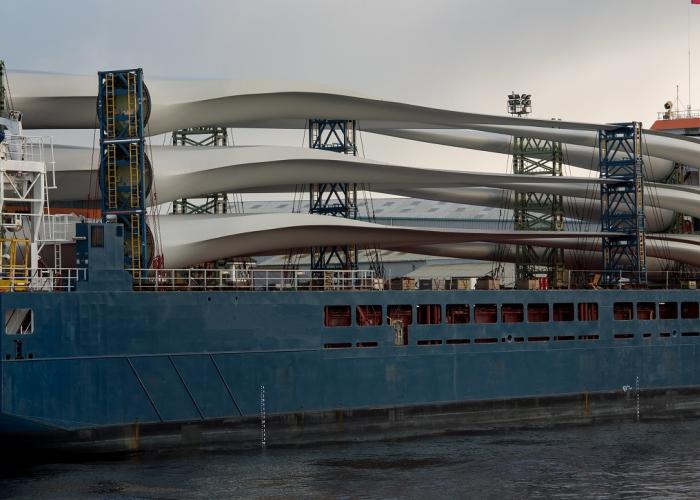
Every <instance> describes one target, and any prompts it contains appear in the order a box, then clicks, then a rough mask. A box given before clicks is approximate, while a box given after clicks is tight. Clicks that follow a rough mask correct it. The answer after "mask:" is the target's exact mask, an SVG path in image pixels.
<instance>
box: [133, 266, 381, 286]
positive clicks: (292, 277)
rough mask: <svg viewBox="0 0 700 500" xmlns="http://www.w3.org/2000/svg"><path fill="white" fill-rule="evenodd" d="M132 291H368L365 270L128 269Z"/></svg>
mask: <svg viewBox="0 0 700 500" xmlns="http://www.w3.org/2000/svg"><path fill="white" fill-rule="evenodd" d="M130 272H131V273H132V275H133V277H134V288H135V289H136V290H154V291H155V290H159V291H160V290H254V291H262V290H372V289H377V288H378V287H379V286H380V285H381V284H382V281H381V280H377V279H375V277H374V272H373V271H369V270H354V271H353V270H350V271H345V270H338V271H311V270H303V271H302V270H283V269H247V270H240V269H132V270H130Z"/></svg>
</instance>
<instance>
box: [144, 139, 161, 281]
mask: <svg viewBox="0 0 700 500" xmlns="http://www.w3.org/2000/svg"><path fill="white" fill-rule="evenodd" d="M146 130H147V131H148V137H147V139H146V141H147V142H146V144H147V147H148V152H149V154H150V156H151V172H153V170H154V167H153V146H152V144H151V126H150V125H146ZM151 207H152V208H151V210H150V212H151V213H150V216H151V221H152V222H153V243H154V246H155V248H154V249H153V261H152V262H153V264H152V265H155V266H159V267H160V268H163V267H164V265H165V256H164V255H163V242H162V240H161V231H160V212H161V206H160V205H159V204H158V191H157V190H156V179H155V175H153V174H151ZM156 259H158V260H157V261H156Z"/></svg>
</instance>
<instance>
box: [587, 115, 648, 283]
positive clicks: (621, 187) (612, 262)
mask: <svg viewBox="0 0 700 500" xmlns="http://www.w3.org/2000/svg"><path fill="white" fill-rule="evenodd" d="M598 146H599V161H600V177H601V179H604V180H605V181H607V182H604V183H602V184H601V187H600V193H601V229H602V231H604V232H607V233H611V234H610V235H607V236H604V237H603V242H602V247H603V275H602V277H601V278H602V279H601V283H602V284H603V285H618V284H620V280H621V279H622V278H624V279H625V280H629V282H631V283H636V284H643V283H646V281H647V265H646V250H645V216H644V182H643V181H644V162H643V157H642V125H641V123H639V122H632V123H623V124H619V125H618V126H617V127H616V128H614V129H612V130H601V131H600V132H599V133H598Z"/></svg>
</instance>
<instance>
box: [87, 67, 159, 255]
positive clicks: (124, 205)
mask: <svg viewBox="0 0 700 500" xmlns="http://www.w3.org/2000/svg"><path fill="white" fill-rule="evenodd" d="M98 83H99V91H98V99H97V116H98V120H99V125H100V174H99V178H100V189H101V192H102V220H103V221H104V222H117V223H120V224H122V225H123V226H124V267H125V268H126V269H141V268H143V267H148V266H149V265H150V260H151V259H150V256H149V245H148V233H147V226H146V158H145V139H144V122H145V121H146V120H147V117H145V116H144V85H143V71H142V70H141V69H140V68H138V69H126V70H117V71H101V72H99V73H98Z"/></svg>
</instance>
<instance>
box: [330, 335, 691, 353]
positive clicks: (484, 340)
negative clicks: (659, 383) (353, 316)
mask: <svg viewBox="0 0 700 500" xmlns="http://www.w3.org/2000/svg"><path fill="white" fill-rule="evenodd" d="M651 336H652V335H651V333H644V334H642V337H643V338H645V339H648V338H651ZM680 336H681V337H700V332H682V333H681V334H680ZM659 337H660V338H671V337H674V338H675V337H678V333H677V332H661V333H659ZM577 338H578V340H585V341H590V340H600V335H597V334H591V335H579V336H578V337H576V336H575V335H555V336H553V337H548V336H534V337H513V336H512V335H508V336H507V337H500V338H499V337H479V338H475V339H473V340H472V339H469V338H459V339H447V340H445V341H444V344H445V345H457V344H471V343H474V344H498V343H499V342H506V343H511V342H516V343H520V342H525V341H527V342H550V341H555V342H556V341H574V340H576V339H577ZM634 338H635V334H634V333H616V334H615V335H613V339H614V340H632V339H634ZM442 344H443V341H442V339H422V340H418V341H416V345H420V346H433V345H442ZM399 345H404V344H399ZM355 346H356V347H378V343H377V342H357V343H356V344H355ZM323 347H324V348H325V349H343V348H349V347H352V342H332V343H327V344H324V346H323Z"/></svg>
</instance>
